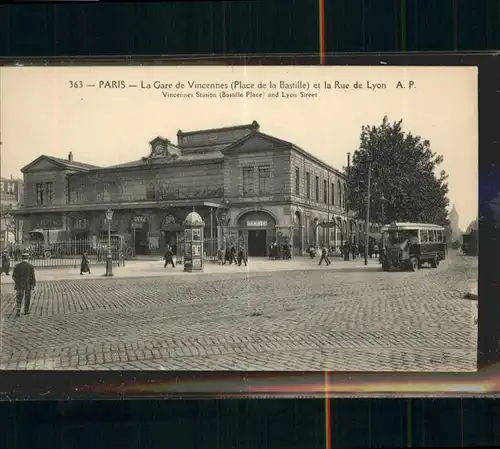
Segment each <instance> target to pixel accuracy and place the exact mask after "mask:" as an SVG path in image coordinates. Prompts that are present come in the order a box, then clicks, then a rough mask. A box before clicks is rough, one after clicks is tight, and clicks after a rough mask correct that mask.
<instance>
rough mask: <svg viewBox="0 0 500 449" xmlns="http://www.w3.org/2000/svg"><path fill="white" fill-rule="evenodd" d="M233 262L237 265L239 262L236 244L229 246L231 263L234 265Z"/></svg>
mask: <svg viewBox="0 0 500 449" xmlns="http://www.w3.org/2000/svg"><path fill="white" fill-rule="evenodd" d="M233 262H234V264H235V265H236V264H237V263H238V261H237V260H236V248H235V247H234V244H232V245H231V247H230V248H229V265H232V263H233Z"/></svg>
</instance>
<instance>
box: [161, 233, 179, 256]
mask: <svg viewBox="0 0 500 449" xmlns="http://www.w3.org/2000/svg"><path fill="white" fill-rule="evenodd" d="M178 235H179V233H178V232H177V231H163V249H164V250H165V249H166V247H167V245H170V247H171V248H172V252H173V253H174V255H177V238H178Z"/></svg>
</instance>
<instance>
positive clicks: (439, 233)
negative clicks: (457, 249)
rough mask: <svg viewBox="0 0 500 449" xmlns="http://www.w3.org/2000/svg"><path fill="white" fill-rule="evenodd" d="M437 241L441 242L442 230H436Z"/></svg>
mask: <svg viewBox="0 0 500 449" xmlns="http://www.w3.org/2000/svg"><path fill="white" fill-rule="evenodd" d="M437 241H438V242H439V243H442V242H443V231H437Z"/></svg>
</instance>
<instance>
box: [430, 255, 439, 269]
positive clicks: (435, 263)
mask: <svg viewBox="0 0 500 449" xmlns="http://www.w3.org/2000/svg"><path fill="white" fill-rule="evenodd" d="M430 264H431V268H437V267H438V265H439V259H438V258H437V256H435V257H434V259H432V260H431V262H430Z"/></svg>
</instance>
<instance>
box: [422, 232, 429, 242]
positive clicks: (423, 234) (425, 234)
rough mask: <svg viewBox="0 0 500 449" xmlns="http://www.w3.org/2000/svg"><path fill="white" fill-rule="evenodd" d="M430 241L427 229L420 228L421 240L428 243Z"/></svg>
mask: <svg viewBox="0 0 500 449" xmlns="http://www.w3.org/2000/svg"><path fill="white" fill-rule="evenodd" d="M428 241H429V238H428V235H427V229H421V230H420V242H421V243H427V242H428Z"/></svg>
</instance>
